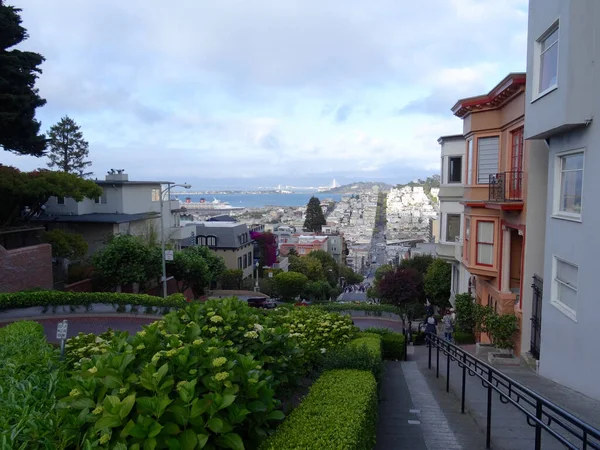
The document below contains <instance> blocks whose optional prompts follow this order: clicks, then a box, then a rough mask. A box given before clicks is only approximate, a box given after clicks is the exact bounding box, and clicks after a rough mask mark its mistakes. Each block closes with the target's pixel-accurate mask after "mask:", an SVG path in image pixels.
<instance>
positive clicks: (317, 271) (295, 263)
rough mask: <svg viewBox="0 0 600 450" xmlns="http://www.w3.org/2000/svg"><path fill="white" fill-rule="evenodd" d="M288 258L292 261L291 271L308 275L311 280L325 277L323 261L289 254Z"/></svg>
mask: <svg viewBox="0 0 600 450" xmlns="http://www.w3.org/2000/svg"><path fill="white" fill-rule="evenodd" d="M288 259H289V262H290V266H289V271H290V272H298V273H301V274H303V275H306V277H307V278H308V279H309V280H310V281H318V280H323V279H324V278H325V275H324V273H323V264H321V261H319V260H318V259H315V258H308V257H306V256H305V257H300V256H289V257H288Z"/></svg>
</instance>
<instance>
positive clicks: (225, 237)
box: [181, 222, 252, 249]
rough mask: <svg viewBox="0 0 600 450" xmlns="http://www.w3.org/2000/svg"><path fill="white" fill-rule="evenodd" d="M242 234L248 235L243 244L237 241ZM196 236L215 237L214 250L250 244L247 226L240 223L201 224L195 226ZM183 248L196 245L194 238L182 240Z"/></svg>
mask: <svg viewBox="0 0 600 450" xmlns="http://www.w3.org/2000/svg"><path fill="white" fill-rule="evenodd" d="M242 233H248V241H247V242H245V243H243V244H242V242H241V240H240V239H239V236H240V235H241V234H242ZM197 236H215V237H216V238H217V246H216V248H217V249H219V248H239V247H243V246H245V245H248V244H250V243H252V240H251V239H250V236H249V230H248V226H247V225H246V224H245V223H240V222H201V223H197V224H196V237H197ZM181 244H182V245H183V246H192V245H196V238H195V237H193V238H191V237H190V238H187V239H184V240H182V242H181Z"/></svg>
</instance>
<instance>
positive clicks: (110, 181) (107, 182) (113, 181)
mask: <svg viewBox="0 0 600 450" xmlns="http://www.w3.org/2000/svg"><path fill="white" fill-rule="evenodd" d="M94 183H96V184H137V185H148V184H175V183H174V182H172V181H124V180H94Z"/></svg>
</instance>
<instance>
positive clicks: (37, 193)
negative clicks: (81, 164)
mask: <svg viewBox="0 0 600 450" xmlns="http://www.w3.org/2000/svg"><path fill="white" fill-rule="evenodd" d="M101 195H102V188H101V187H100V186H98V185H97V184H96V183H95V182H93V181H91V180H84V179H82V178H80V177H78V176H77V175H73V174H70V173H63V172H53V171H50V170H45V169H40V170H35V171H33V172H21V171H20V170H18V169H16V168H14V167H10V166H3V165H1V164H0V198H1V199H2V201H1V202H0V225H16V224H17V223H18V222H20V221H25V222H27V221H28V220H29V219H31V218H32V217H34V216H35V215H37V214H39V213H40V212H41V210H42V206H43V205H44V204H45V203H46V202H47V201H48V199H49V198H50V197H52V196H56V197H71V198H73V199H75V200H76V201H78V202H80V201H82V200H83V199H84V198H86V197H87V198H97V197H100V196H101ZM25 208H28V209H27V212H25V213H23V211H24V210H25ZM22 213H23V214H22Z"/></svg>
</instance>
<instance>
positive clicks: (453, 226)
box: [446, 214, 460, 242]
mask: <svg viewBox="0 0 600 450" xmlns="http://www.w3.org/2000/svg"><path fill="white" fill-rule="evenodd" d="M458 237H460V214H446V242H456V238H458Z"/></svg>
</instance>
